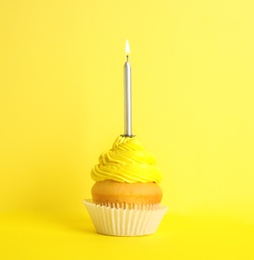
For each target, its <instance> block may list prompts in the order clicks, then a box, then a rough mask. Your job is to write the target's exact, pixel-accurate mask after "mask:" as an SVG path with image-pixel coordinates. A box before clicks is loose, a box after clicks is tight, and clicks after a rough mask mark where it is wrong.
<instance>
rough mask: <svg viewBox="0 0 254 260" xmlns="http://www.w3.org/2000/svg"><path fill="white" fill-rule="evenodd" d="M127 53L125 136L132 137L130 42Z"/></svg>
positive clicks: (125, 70)
mask: <svg viewBox="0 0 254 260" xmlns="http://www.w3.org/2000/svg"><path fill="white" fill-rule="evenodd" d="M125 52H126V58H127V60H126V62H125V64H124V135H125V136H132V100H131V65H130V62H129V54H130V45H129V42H128V40H127V41H126V47H125Z"/></svg>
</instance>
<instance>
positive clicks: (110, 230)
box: [84, 200, 167, 236]
mask: <svg viewBox="0 0 254 260" xmlns="http://www.w3.org/2000/svg"><path fill="white" fill-rule="evenodd" d="M84 204H85V207H86V209H87V211H88V213H89V215H90V218H91V220H92V222H93V225H94V227H95V229H96V231H97V232H98V233H100V234H104V235H111V236H145V235H150V234H153V233H155V232H156V230H157V228H158V226H159V224H160V222H161V220H162V218H163V217H164V215H165V213H166V211H167V207H166V206H161V205H158V204H157V205H145V206H141V205H135V204H132V205H125V206H124V207H122V205H119V204H116V205H106V206H105V205H99V204H96V203H93V201H92V200H84Z"/></svg>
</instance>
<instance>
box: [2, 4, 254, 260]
mask: <svg viewBox="0 0 254 260" xmlns="http://www.w3.org/2000/svg"><path fill="white" fill-rule="evenodd" d="M253 13H254V2H253V1H251V0H249V1H248V0H232V1H226V0H214V1H207V0H192V1H188V0H170V1H167V0H164V1H162V0H158V1H134V0H129V1H118V0H115V1H113V0H110V1H88V0H73V1H66V0H64V1H56V0H53V1H49V0H44V1H40V0H39V1H32V0H27V1H25V0H22V1H14V0H11V1H7V0H1V2H0V230H1V250H0V258H1V259H51V258H52V259H99V257H111V259H119V256H121V259H125V258H126V259H129V258H132V259H155V258H158V259H254V253H253V250H252V249H251V245H252V244H253V235H254V206H253V205H254V163H253V155H254V149H253V147H254V114H253V112H254V102H253V97H254V77H253V72H254V47H253V46H254V34H253V30H254V15H253ZM127 38H128V39H129V42H130V47H131V55H130V61H131V65H132V79H133V132H134V134H136V135H137V136H138V138H139V139H140V141H141V142H142V143H143V145H144V146H145V147H146V148H147V149H148V150H150V151H151V152H153V153H154V155H155V156H156V158H157V162H158V165H159V167H160V168H161V169H162V171H163V174H164V175H163V182H162V183H161V186H162V188H163V191H164V198H163V204H166V205H168V206H169V210H168V212H167V214H166V216H165V218H164V219H163V221H162V223H161V225H160V227H159V229H158V231H157V233H155V234H154V235H152V236H147V237H141V238H118V237H108V236H101V235H98V234H96V233H95V231H94V228H93V226H92V223H91V220H90V219H89V217H88V214H87V212H86V210H85V208H84V206H83V204H82V200H83V199H84V198H89V197H90V188H91V186H92V184H93V182H92V180H91V178H90V169H91V168H92V167H93V165H94V164H96V163H97V160H98V156H99V155H100V153H101V152H103V151H104V150H106V149H108V148H110V147H111V145H112V143H113V141H114V140H115V138H116V137H117V136H118V135H119V134H122V133H123V64H124V62H125V53H124V48H125V41H126V39H127ZM92 256H94V258H92Z"/></svg>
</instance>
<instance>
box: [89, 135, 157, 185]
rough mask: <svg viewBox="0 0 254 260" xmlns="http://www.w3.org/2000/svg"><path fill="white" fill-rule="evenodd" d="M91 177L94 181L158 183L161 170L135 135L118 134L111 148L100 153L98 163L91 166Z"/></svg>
mask: <svg viewBox="0 0 254 260" xmlns="http://www.w3.org/2000/svg"><path fill="white" fill-rule="evenodd" d="M91 177H92V179H93V180H94V181H104V180H115V181H119V182H128V183H135V182H142V183H147V182H156V183H159V182H160V181H161V171H160V170H159V168H158V167H157V166H156V160H155V158H154V156H153V155H152V154H151V153H150V152H148V151H146V150H145V149H144V147H143V146H142V145H141V143H140V142H139V141H138V140H137V138H136V137H128V136H119V137H117V139H116V140H115V142H114V144H113V146H112V148H111V149H110V150H108V151H106V152H104V153H102V154H101V155H100V157H99V164H97V165H95V166H94V167H93V169H92V171H91Z"/></svg>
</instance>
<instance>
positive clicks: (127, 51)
mask: <svg viewBox="0 0 254 260" xmlns="http://www.w3.org/2000/svg"><path fill="white" fill-rule="evenodd" d="M125 53H126V55H127V56H128V55H129V54H130V44H129V41H128V40H126V45H125Z"/></svg>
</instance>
